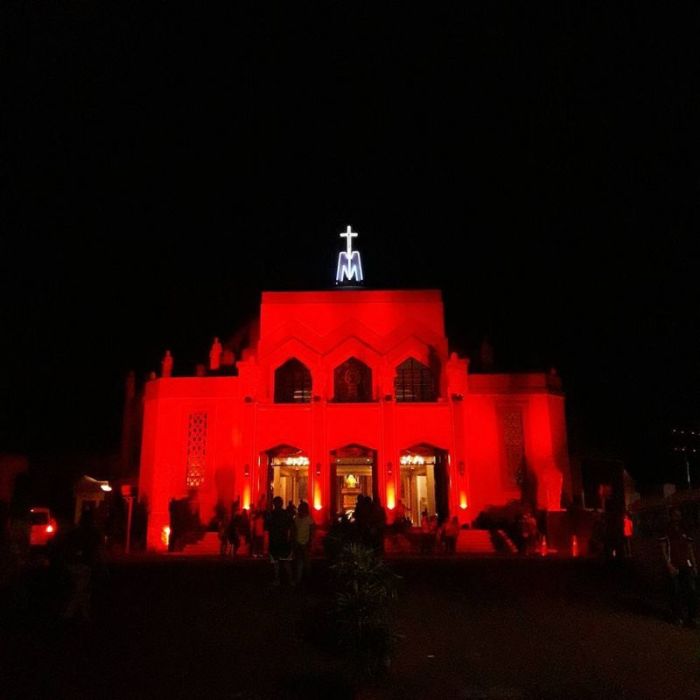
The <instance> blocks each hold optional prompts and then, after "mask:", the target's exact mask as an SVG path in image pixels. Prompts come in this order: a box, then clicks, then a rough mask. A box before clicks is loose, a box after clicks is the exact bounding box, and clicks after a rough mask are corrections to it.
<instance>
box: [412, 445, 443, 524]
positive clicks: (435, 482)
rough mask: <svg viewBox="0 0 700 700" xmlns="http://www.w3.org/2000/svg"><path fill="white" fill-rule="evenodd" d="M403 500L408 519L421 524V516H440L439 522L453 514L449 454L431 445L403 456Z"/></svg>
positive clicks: (419, 446)
mask: <svg viewBox="0 0 700 700" xmlns="http://www.w3.org/2000/svg"><path fill="white" fill-rule="evenodd" d="M399 461H400V464H401V488H400V496H399V497H400V498H401V500H402V502H403V505H404V507H405V509H406V517H408V518H409V519H410V520H411V521H412V523H413V524H414V525H420V522H421V513H423V512H424V511H425V512H427V513H428V517H431V516H433V515H435V516H437V519H438V522H439V523H440V522H442V521H444V520H445V519H446V518H447V517H448V516H449V514H450V506H449V477H448V474H447V452H446V451H445V450H441V449H439V448H437V447H433V446H432V445H427V444H420V445H414V446H413V447H410V448H408V449H406V450H403V451H402V452H401V455H400V460H399Z"/></svg>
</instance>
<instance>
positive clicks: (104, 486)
mask: <svg viewBox="0 0 700 700" xmlns="http://www.w3.org/2000/svg"><path fill="white" fill-rule="evenodd" d="M100 488H101V489H102V490H103V491H105V492H106V493H109V492H110V491H111V490H112V487H111V486H110V485H109V484H100Z"/></svg>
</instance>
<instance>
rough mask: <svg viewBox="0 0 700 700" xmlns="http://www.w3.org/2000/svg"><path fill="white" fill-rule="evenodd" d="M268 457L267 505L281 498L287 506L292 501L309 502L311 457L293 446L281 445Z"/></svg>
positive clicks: (269, 453)
mask: <svg viewBox="0 0 700 700" xmlns="http://www.w3.org/2000/svg"><path fill="white" fill-rule="evenodd" d="M265 454H266V455H267V477H268V478H267V485H268V486H267V494H266V495H267V505H268V507H269V505H270V504H271V503H272V499H273V498H274V497H275V496H279V497H280V498H281V499H282V500H283V501H284V504H285V506H286V505H287V504H288V503H289V502H290V501H291V502H292V503H294V505H296V506H298V505H299V502H300V501H307V502H308V501H309V457H308V455H306V454H305V453H304V452H303V451H302V450H300V449H298V448H297V447H293V446H291V445H279V446H278V447H274V448H273V449H271V450H268V451H267V452H266V453H265Z"/></svg>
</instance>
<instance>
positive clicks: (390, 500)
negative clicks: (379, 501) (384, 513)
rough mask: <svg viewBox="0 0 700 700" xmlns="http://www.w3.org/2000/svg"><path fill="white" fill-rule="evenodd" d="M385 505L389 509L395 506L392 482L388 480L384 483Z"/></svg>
mask: <svg viewBox="0 0 700 700" xmlns="http://www.w3.org/2000/svg"><path fill="white" fill-rule="evenodd" d="M386 507H387V508H388V509H389V510H394V508H395V507H396V492H395V491H394V482H393V481H390V482H389V483H388V484H387V485H386Z"/></svg>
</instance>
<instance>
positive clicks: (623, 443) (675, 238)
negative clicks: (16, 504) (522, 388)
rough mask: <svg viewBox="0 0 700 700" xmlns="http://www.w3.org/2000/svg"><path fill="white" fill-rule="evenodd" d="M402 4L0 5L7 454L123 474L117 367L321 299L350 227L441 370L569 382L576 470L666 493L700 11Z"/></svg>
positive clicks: (692, 376)
mask: <svg viewBox="0 0 700 700" xmlns="http://www.w3.org/2000/svg"><path fill="white" fill-rule="evenodd" d="M435 4H438V3H435ZM406 5H407V4H405V3H392V4H390V5H387V6H385V7H384V8H383V9H381V10H378V9H377V8H376V7H375V5H374V3H368V4H364V3H345V4H344V5H342V6H341V4H340V3H330V2H329V3H319V4H318V5H310V4H309V5H305V4H302V5H299V4H298V3H287V5H286V6H282V7H274V6H273V5H270V4H268V3H251V4H250V5H249V6H247V5H246V4H244V3H228V4H227V6H226V7H225V8H218V9H217V8H212V7H209V6H207V4H202V3H190V4H180V3H172V2H158V3H155V2H153V3H148V2H146V3H144V2H133V1H132V2H128V1H127V2H124V1H123V0H119V1H112V2H98V3H90V2H70V3H69V2H56V3H44V2H23V3H19V2H18V3H10V2H8V3H4V5H3V7H2V9H1V10H0V13H1V15H0V27H1V29H0V31H1V32H2V39H1V40H0V44H1V45H2V46H3V47H4V50H3V58H2V63H3V64H4V66H5V74H6V79H5V80H4V81H3V82H4V84H3V86H2V88H1V89H2V91H3V93H4V94H3V95H2V99H1V101H0V103H1V104H2V107H1V109H0V112H1V114H0V119H2V126H3V128H2V131H1V132H0V198H1V199H0V205H1V206H0V290H1V293H2V296H1V297H0V298H1V299H2V302H1V303H0V328H1V329H2V338H3V341H2V344H1V347H0V367H1V371H0V451H6V452H7V451H20V452H27V453H29V454H30V455H41V459H42V460H44V461H46V460H47V459H50V458H51V457H57V458H58V457H59V456H60V455H65V454H69V453H76V452H81V451H82V452H100V451H103V452H104V451H110V450H114V449H115V448H116V446H117V444H118V439H119V434H120V414H121V400H122V392H123V379H124V375H125V373H126V372H127V370H129V369H132V368H133V369H134V370H136V372H137V374H138V376H139V377H140V378H141V377H143V376H145V375H146V373H147V372H148V371H149V370H151V369H158V368H159V365H160V358H161V357H162V354H163V352H164V350H165V349H166V348H170V349H171V350H172V352H173V355H174V357H175V372H176V373H177V372H178V370H179V371H181V372H191V371H192V369H193V366H194V363H195V362H198V361H205V359H206V356H207V352H208V348H209V345H210V343H211V340H212V338H213V336H215V335H217V336H220V337H221V338H222V339H223V338H227V337H229V336H231V335H233V334H234V333H235V332H236V330H237V329H238V327H239V326H240V325H241V324H242V323H244V322H245V321H247V320H248V319H250V318H252V317H254V316H255V315H256V312H257V307H258V304H259V299H260V292H261V291H262V290H267V289H279V290H285V289H319V288H326V287H329V286H331V285H332V283H333V273H334V265H335V256H336V254H337V251H338V250H339V249H340V247H341V246H342V245H343V243H344V241H343V240H342V239H340V238H339V237H338V234H339V233H340V232H341V231H343V230H345V227H346V226H347V225H348V224H349V225H352V227H353V230H355V231H358V232H359V234H360V236H359V239H356V240H357V247H358V248H359V249H360V251H361V252H362V257H363V265H364V269H365V277H366V286H367V287H368V288H439V289H442V290H443V292H444V299H445V304H446V315H447V316H446V317H447V328H448V335H449V338H450V342H451V349H452V350H456V351H457V352H459V353H460V354H467V355H470V356H472V357H474V358H475V361H476V358H477V356H478V348H479V345H480V342H481V340H482V339H483V338H484V337H485V336H487V337H488V338H489V339H490V341H491V343H492V344H493V346H494V352H495V359H496V365H497V368H498V369H502V370H506V371H510V370H526V369H540V370H546V369H549V368H550V367H552V366H554V367H556V368H557V369H558V371H559V373H560V374H561V376H562V379H563V382H564V387H565V390H566V393H567V409H568V418H569V430H570V443H571V448H572V451H574V452H579V453H584V454H596V455H605V456H609V457H615V458H621V459H624V460H625V461H626V462H627V464H628V465H629V470H630V472H631V473H632V474H633V475H635V476H636V477H638V479H640V480H642V481H663V480H665V479H675V478H676V471H675V468H674V458H673V456H672V455H670V454H669V453H668V452H667V450H666V445H665V437H666V435H667V434H668V430H669V428H670V427H671V426H673V425H688V426H689V425H693V426H698V427H700V422H698V420H699V419H700V411H699V410H698V395H699V392H698V390H699V388H700V362H699V361H698V357H699V356H700V343H699V341H700V316H699V315H698V284H699V281H698V280H699V278H698V273H697V269H698V262H699V260H698V258H699V256H700V244H699V243H698V223H699V220H700V217H698V197H699V195H700V163H699V158H698V157H699V156H700V144H699V142H698V136H697V134H698V128H699V127H698V125H699V124H700V114H699V112H700V110H699V108H698V105H699V104H700V101H699V100H698V98H697V95H698V76H699V75H700V70H699V69H700V61H698V40H697V37H698V29H699V28H700V27H699V26H698V25H699V23H698V10H697V5H696V4H695V3H688V4H687V5H685V4H683V3H673V4H672V5H671V4H668V5H667V4H663V3H659V4H658V5H656V6H652V5H651V4H646V3H553V4H552V5H551V6H550V5H547V4H546V3H545V4H540V3H537V4H536V6H535V5H534V4H532V3H522V4H515V3H512V4H510V3H509V4H502V3H497V2H490V1H489V2H483V3H476V2H468V3H467V2H459V3H458V2H454V3H446V4H442V5H443V6H442V7H437V8H435V7H432V6H430V4H423V5H422V7H421V6H416V7H415V8H411V7H409V6H406ZM613 5H614V7H613ZM458 251H459V252H458ZM699 474H700V469H699Z"/></svg>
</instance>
